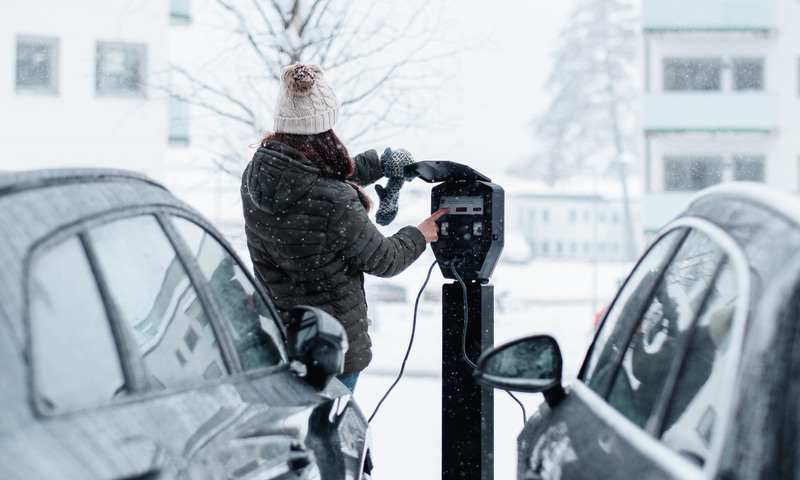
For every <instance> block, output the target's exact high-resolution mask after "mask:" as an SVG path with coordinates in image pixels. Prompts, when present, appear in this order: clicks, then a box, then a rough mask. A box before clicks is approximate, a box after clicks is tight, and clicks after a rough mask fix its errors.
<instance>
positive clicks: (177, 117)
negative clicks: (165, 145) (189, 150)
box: [169, 98, 189, 145]
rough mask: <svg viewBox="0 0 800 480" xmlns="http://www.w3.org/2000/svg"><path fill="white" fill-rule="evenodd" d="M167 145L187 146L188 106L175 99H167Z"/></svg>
mask: <svg viewBox="0 0 800 480" xmlns="http://www.w3.org/2000/svg"><path fill="white" fill-rule="evenodd" d="M169 143H170V145H188V144H189V104H188V103H186V102H182V101H180V100H178V99H176V98H170V99H169Z"/></svg>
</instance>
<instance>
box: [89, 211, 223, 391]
mask: <svg viewBox="0 0 800 480" xmlns="http://www.w3.org/2000/svg"><path fill="white" fill-rule="evenodd" d="M88 236H89V239H90V240H91V241H90V245H91V247H92V252H93V253H94V256H95V258H96V259H97V263H98V269H99V270H100V272H101V274H102V278H103V281H104V282H105V285H106V288H107V290H108V293H109V295H110V302H111V303H112V304H113V306H114V308H115V311H116V314H117V315H118V316H119V317H120V318H121V319H122V321H123V323H124V324H125V325H126V326H127V327H128V328H129V331H130V333H131V336H132V337H133V339H134V343H135V346H136V347H137V348H138V352H139V353H140V354H141V356H142V358H143V360H144V366H145V369H146V372H147V387H148V388H149V389H161V388H166V387H183V386H189V385H196V384H198V383H201V382H204V381H207V380H211V379H215V378H218V377H221V376H223V375H224V374H225V373H226V371H227V368H226V365H225V362H224V361H223V356H222V352H221V351H220V346H219V342H218V341H217V338H216V335H215V333H214V331H213V329H212V325H211V324H210V323H209V320H208V315H207V314H206V312H205V310H204V309H203V307H202V305H201V303H200V301H199V299H198V296H197V293H196V291H195V289H194V287H193V286H192V284H191V282H190V280H189V277H188V275H187V274H186V271H185V269H184V267H183V265H182V264H181V262H180V261H179V259H178V257H177V255H176V252H175V249H174V248H173V246H172V244H171V243H170V242H169V240H168V238H167V237H166V234H165V233H164V230H163V229H162V228H161V226H160V224H159V223H158V221H157V220H156V218H155V217H153V216H150V215H144V216H139V217H132V218H127V219H123V220H117V221H114V222H111V223H108V224H105V225H102V226H99V227H96V228H93V229H91V230H90V231H89V232H88Z"/></svg>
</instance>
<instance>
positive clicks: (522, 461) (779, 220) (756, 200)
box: [475, 182, 800, 480]
mask: <svg viewBox="0 0 800 480" xmlns="http://www.w3.org/2000/svg"><path fill="white" fill-rule="evenodd" d="M798 314H800V200H799V199H798V197H797V196H796V195H794V194H792V193H788V192H779V191H776V190H773V189H770V188H768V187H765V186H763V185H759V184H747V183H743V182H742V183H737V182H731V183H729V184H721V185H718V186H715V187H711V188H709V189H707V190H703V191H702V192H700V194H698V195H696V196H695V197H694V199H693V201H692V203H691V204H690V205H689V206H688V207H687V209H686V210H685V211H684V212H683V213H681V214H680V215H678V216H677V217H676V218H675V219H674V220H672V221H671V222H669V223H668V224H667V225H666V226H665V227H663V229H662V230H660V232H659V233H658V234H657V235H656V237H655V238H654V239H653V240H652V241H651V242H650V245H649V247H648V248H647V250H646V252H645V253H644V254H643V255H642V256H641V258H640V259H639V260H638V262H637V264H636V266H635V267H634V268H633V269H632V271H631V273H630V275H629V276H628V277H627V279H626V281H625V282H624V284H623V285H622V286H621V287H620V289H619V291H618V292H617V295H616V297H615V299H614V301H613V303H611V304H610V305H609V306H608V308H607V309H606V310H605V312H604V314H603V317H602V319H601V323H600V326H599V328H598V330H597V332H596V333H595V336H594V339H593V341H592V343H591V346H590V347H589V349H588V352H587V353H586V356H585V359H584V361H583V364H582V367H581V369H580V371H579V373H578V375H577V378H576V379H574V380H573V381H570V382H569V383H568V384H566V385H565V384H564V383H565V382H564V381H563V379H562V365H563V358H562V354H561V352H560V349H559V346H558V342H557V341H556V340H555V339H553V338H552V337H549V336H547V335H532V336H528V337H523V338H519V339H515V340H512V341H509V342H507V343H505V344H503V345H500V346H498V347H495V348H491V349H488V350H487V351H485V352H484V353H483V355H481V357H480V359H479V361H478V362H477V367H476V369H475V379H476V381H477V382H479V383H480V384H482V385H487V386H492V387H495V388H501V389H505V390H509V391H521V392H542V393H543V394H544V400H545V401H544V402H542V404H541V405H540V406H539V408H538V410H537V411H536V413H534V414H533V415H532V416H531V417H530V418H529V419H528V420H527V421H526V424H525V427H524V428H523V430H522V432H521V433H520V434H519V436H518V439H517V446H518V451H517V453H518V462H517V478H519V479H589V478H637V479H638V478H647V479H683V480H687V479H688V480H692V479H757V478H758V479H765V478H781V479H784V480H787V479H800V461H798V459H800V454H799V453H800V451H798V446H799V445H800V442H798V441H797V438H798V434H797V432H798V431H800V407H798V404H797V401H796V399H797V396H798V393H800V322H799V321H798V320H799V318H798Z"/></svg>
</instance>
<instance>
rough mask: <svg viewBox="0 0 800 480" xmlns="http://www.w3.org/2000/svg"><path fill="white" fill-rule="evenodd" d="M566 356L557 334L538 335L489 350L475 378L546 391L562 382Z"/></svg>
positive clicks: (482, 359) (513, 387)
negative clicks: (563, 356) (557, 340)
mask: <svg viewBox="0 0 800 480" xmlns="http://www.w3.org/2000/svg"><path fill="white" fill-rule="evenodd" d="M561 369H562V358H561V351H560V349H559V347H558V343H557V342H556V341H555V339H554V338H553V337H550V336H547V335H536V336H532V337H525V338H522V339H520V340H516V341H513V342H510V343H507V344H504V345H501V346H500V347H497V348H494V349H492V350H489V351H487V352H486V353H485V354H484V355H482V356H481V358H480V359H479V360H478V366H477V369H476V373H475V379H476V381H478V382H479V383H482V384H485V385H488V386H493V387H497V388H506V389H512V390H519V391H527V392H543V391H546V390H549V389H551V388H553V387H555V386H557V385H559V384H560V382H561Z"/></svg>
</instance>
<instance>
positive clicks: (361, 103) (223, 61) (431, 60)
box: [166, 0, 452, 175]
mask: <svg viewBox="0 0 800 480" xmlns="http://www.w3.org/2000/svg"><path fill="white" fill-rule="evenodd" d="M200 3H201V4H203V2H200ZM204 5H205V7H206V8H204V9H202V10H203V12H205V13H204V14H200V15H198V16H197V17H196V18H194V19H193V25H192V30H193V31H195V32H197V31H201V34H200V35H199V36H196V37H194V40H192V43H191V47H192V48H189V49H187V48H185V45H184V50H188V51H189V54H188V55H187V54H184V55H183V56H182V57H181V58H176V59H175V63H174V65H173V69H172V81H171V84H170V85H169V86H168V87H166V90H167V93H168V94H169V95H170V97H172V98H173V99H176V100H178V101H180V102H185V103H188V104H190V105H192V106H193V109H194V110H195V111H199V112H202V116H200V117H197V118H194V120H199V122H200V125H205V127H206V129H205V130H204V131H203V133H201V135H200V136H201V138H200V139H199V140H200V141H201V142H202V143H203V144H204V146H205V147H206V148H208V149H213V151H214V155H213V158H214V161H215V162H216V163H217V166H218V167H220V168H222V169H224V170H226V171H229V172H230V173H231V174H233V175H239V174H240V173H241V164H242V162H243V160H244V158H243V157H242V152H241V145H242V144H243V141H244V143H245V144H248V143H249V144H252V143H254V142H255V141H256V140H257V138H258V136H259V135H260V134H262V133H263V132H264V131H266V130H268V129H270V128H271V127H272V125H271V123H270V119H271V118H272V111H273V108H274V102H275V100H276V98H277V93H278V88H279V84H280V83H279V78H280V73H281V70H282V68H283V67H285V66H286V65H289V64H291V63H294V62H297V61H301V62H305V63H316V64H319V65H321V66H322V67H323V69H324V70H325V75H326V77H327V79H328V81H329V82H330V83H331V84H332V85H333V86H334V90H335V91H336V95H337V97H338V98H339V101H340V102H341V103H342V111H341V114H340V121H339V124H338V125H337V133H338V134H339V135H340V136H341V137H342V138H343V140H345V141H346V142H348V143H349V142H353V141H355V140H357V139H361V138H364V137H365V136H367V135H375V133H376V132H377V131H378V129H379V128H380V129H381V130H380V131H381V132H383V133H384V135H385V134H386V132H387V131H391V129H393V128H406V127H408V126H409V125H411V124H412V122H413V121H414V120H415V119H417V118H418V117H419V116H420V115H421V113H422V111H423V110H424V108H425V106H426V104H427V102H428V101H429V98H428V97H427V96H426V94H429V93H431V92H433V91H435V89H436V88H439V86H440V85H442V83H441V82H442V80H443V79H445V71H444V70H443V68H444V63H443V62H441V60H442V59H443V57H446V54H445V53H443V52H446V49H447V48H452V47H447V46H445V47H444V48H433V47H432V45H431V44H432V43H437V45H439V46H441V44H440V43H439V39H440V35H439V34H440V29H441V27H442V26H441V21H442V15H441V13H440V9H441V8H442V7H443V4H441V3H439V2H428V1H427V0H409V1H405V2H392V1H386V0H381V1H376V0H348V1H341V0H268V1H266V0H205V4H204ZM196 10H201V9H196ZM193 136H194V135H193Z"/></svg>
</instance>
